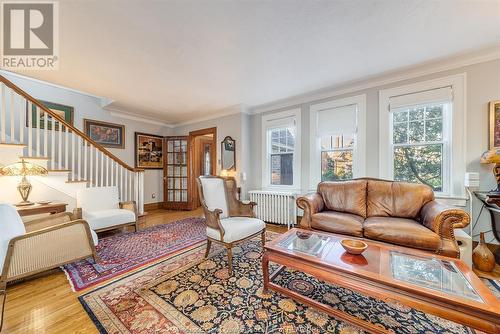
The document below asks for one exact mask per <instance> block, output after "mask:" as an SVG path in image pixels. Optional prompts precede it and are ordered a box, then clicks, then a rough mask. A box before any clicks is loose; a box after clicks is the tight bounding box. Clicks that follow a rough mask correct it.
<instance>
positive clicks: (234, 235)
mask: <svg viewBox="0 0 500 334" xmlns="http://www.w3.org/2000/svg"><path fill="white" fill-rule="evenodd" d="M220 223H221V225H222V227H223V228H224V242H226V243H229V242H233V241H238V240H242V239H245V238H246V237H249V236H251V235H252V234H256V233H259V232H260V231H262V230H263V229H264V228H265V227H266V224H265V223H264V222H263V221H262V220H260V219H257V218H250V217H229V218H224V219H221V220H220ZM207 236H208V237H210V238H212V239H215V240H220V233H219V231H218V230H216V229H213V228H210V227H207Z"/></svg>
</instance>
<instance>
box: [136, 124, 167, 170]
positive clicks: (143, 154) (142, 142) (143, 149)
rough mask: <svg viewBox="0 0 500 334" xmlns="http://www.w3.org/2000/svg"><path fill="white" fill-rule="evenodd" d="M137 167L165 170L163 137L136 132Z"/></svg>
mask: <svg viewBox="0 0 500 334" xmlns="http://www.w3.org/2000/svg"><path fill="white" fill-rule="evenodd" d="M135 167H137V168H144V169H163V137H161V136H156V135H150V134H147V133H142V132H135Z"/></svg>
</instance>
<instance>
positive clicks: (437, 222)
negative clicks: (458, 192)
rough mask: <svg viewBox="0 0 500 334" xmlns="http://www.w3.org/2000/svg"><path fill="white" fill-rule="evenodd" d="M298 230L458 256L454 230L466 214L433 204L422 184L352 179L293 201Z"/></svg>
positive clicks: (322, 185) (429, 191) (323, 185)
mask: <svg viewBox="0 0 500 334" xmlns="http://www.w3.org/2000/svg"><path fill="white" fill-rule="evenodd" d="M297 205H298V206H299V207H300V208H301V209H303V210H304V215H303V217H302V220H301V222H300V227H301V228H304V229H312V230H322V231H326V232H333V233H339V234H345V235H351V236H354V237H361V238H366V239H372V240H377V241H383V242H387V243H392V244H397V245H402V246H406V247H411V248H418V249H423V250H426V251H431V252H435V253H437V254H441V255H445V256H450V257H459V256H460V250H459V248H458V244H457V242H456V240H455V235H454V229H455V228H463V227H465V226H467V225H468V224H469V221H470V218H469V215H468V214H467V213H466V212H465V211H463V210H460V209H457V208H455V207H447V206H445V205H443V204H440V203H438V202H436V201H435V200H434V193H433V191H432V189H431V188H430V187H428V186H426V185H423V184H415V183H406V182H395V181H385V180H379V179H368V178H363V179H355V180H350V181H338V182H321V183H320V184H319V185H318V189H317V192H316V193H312V194H308V195H306V196H303V197H300V198H298V199H297Z"/></svg>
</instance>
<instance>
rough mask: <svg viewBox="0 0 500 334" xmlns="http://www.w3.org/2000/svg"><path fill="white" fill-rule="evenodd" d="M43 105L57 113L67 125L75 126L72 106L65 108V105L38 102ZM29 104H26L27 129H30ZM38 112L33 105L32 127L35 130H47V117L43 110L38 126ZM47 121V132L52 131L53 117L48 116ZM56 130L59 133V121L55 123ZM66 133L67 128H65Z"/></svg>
mask: <svg viewBox="0 0 500 334" xmlns="http://www.w3.org/2000/svg"><path fill="white" fill-rule="evenodd" d="M38 102H40V103H41V104H43V105H44V106H45V107H47V108H48V109H50V110H51V111H53V112H54V113H56V114H57V115H59V116H61V117H62V118H63V119H64V120H65V121H66V122H67V123H69V124H71V125H73V117H74V111H75V109H74V108H73V107H70V106H65V105H63V104H58V103H53V102H47V101H42V100H38ZM28 105H29V104H28V103H26V127H28V117H30V115H29V111H28ZM36 110H37V107H36V105H34V104H32V105H31V126H32V127H33V128H40V129H44V128H45V115H44V112H43V110H41V109H39V112H40V121H39V124H37V117H36ZM47 116H48V119H47V130H52V116H51V115H48V114H47ZM54 125H55V130H56V131H59V121H57V120H56V121H55V124H54ZM64 131H66V130H65V128H64Z"/></svg>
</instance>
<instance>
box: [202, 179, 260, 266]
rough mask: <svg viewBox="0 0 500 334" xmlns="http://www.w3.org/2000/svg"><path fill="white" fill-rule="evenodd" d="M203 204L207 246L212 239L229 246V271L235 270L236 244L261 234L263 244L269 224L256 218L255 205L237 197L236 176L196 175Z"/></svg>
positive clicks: (226, 246) (208, 247)
mask: <svg viewBox="0 0 500 334" xmlns="http://www.w3.org/2000/svg"><path fill="white" fill-rule="evenodd" d="M196 182H197V184H198V193H199V196H200V202H201V206H202V207H203V211H204V213H205V224H206V230H207V250H206V252H205V257H208V254H209V253H210V247H211V245H212V242H215V243H220V244H222V245H223V246H224V247H225V248H226V249H227V256H228V271H229V275H231V274H232V270H233V256H232V248H233V245H235V244H237V243H240V242H243V241H245V240H248V239H250V238H252V237H255V236H257V235H259V234H260V235H261V238H262V246H264V243H265V241H266V224H265V223H264V222H263V221H262V220H260V219H257V218H255V214H254V211H253V207H254V206H255V205H257V204H256V203H253V202H250V203H248V204H246V203H243V202H241V201H240V200H238V199H237V197H236V193H237V186H236V180H235V179H234V178H233V177H225V178H223V177H220V176H200V177H198V178H197V179H196Z"/></svg>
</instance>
